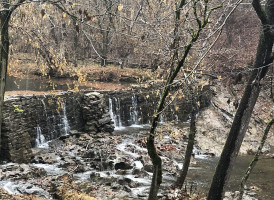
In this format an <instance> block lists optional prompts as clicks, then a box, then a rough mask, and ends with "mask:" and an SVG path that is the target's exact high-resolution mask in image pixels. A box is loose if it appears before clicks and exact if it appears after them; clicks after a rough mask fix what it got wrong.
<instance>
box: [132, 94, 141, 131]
mask: <svg viewBox="0 0 274 200" xmlns="http://www.w3.org/2000/svg"><path fill="white" fill-rule="evenodd" d="M131 102H132V107H131V110H130V120H131V123H132V126H140V121H141V120H140V119H139V113H138V99H137V96H136V95H133V96H132V97H131Z"/></svg>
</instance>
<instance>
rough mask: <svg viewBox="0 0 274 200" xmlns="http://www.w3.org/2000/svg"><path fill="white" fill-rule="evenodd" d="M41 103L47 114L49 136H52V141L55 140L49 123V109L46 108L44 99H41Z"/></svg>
mask: <svg viewBox="0 0 274 200" xmlns="http://www.w3.org/2000/svg"><path fill="white" fill-rule="evenodd" d="M41 102H42V104H43V107H44V113H45V117H46V122H47V130H48V135H50V136H51V139H53V138H54V136H53V131H51V132H50V128H49V125H50V122H49V117H48V113H47V107H46V104H45V101H44V99H41Z"/></svg>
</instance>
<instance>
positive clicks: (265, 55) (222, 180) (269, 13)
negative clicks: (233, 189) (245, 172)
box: [208, 0, 274, 200]
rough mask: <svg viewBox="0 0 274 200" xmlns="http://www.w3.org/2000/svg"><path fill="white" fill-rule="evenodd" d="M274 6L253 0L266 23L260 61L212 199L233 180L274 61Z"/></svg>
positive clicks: (224, 154) (273, 2) (221, 162)
mask: <svg viewBox="0 0 274 200" xmlns="http://www.w3.org/2000/svg"><path fill="white" fill-rule="evenodd" d="M270 5H272V6H270ZM273 5H274V0H268V1H267V4H266V7H267V9H266V12H265V11H263V9H262V8H261V5H260V3H259V1H258V0H254V1H253V7H254V8H255V10H256V12H257V15H258V16H259V18H260V19H261V22H262V24H263V27H262V31H261V35H260V41H259V45H258V48H257V55H256V61H255V64H254V67H253V71H252V72H251V75H250V78H249V81H248V83H247V85H246V88H245V91H244V94H243V97H242V99H241V102H240V105H239V108H238V110H237V112H236V115H235V117H234V120H233V123H232V127H231V129H230V132H229V135H228V138H227V140H226V143H225V146H224V148H223V152H222V154H221V157H220V160H219V163H218V166H217V168H216V171H215V174H214V177H213V180H212V184H211V187H210V190H209V194H208V200H219V199H222V195H223V192H224V187H225V184H226V183H227V181H228V179H229V172H230V171H231V169H232V166H233V162H234V161H235V159H236V157H237V155H238V152H239V149H240V147H241V144H242V141H243V138H244V135H245V133H246V130H247V128H248V124H249V121H250V118H251V114H252V111H253V108H254V106H255V103H256V101H257V98H258V96H259V93H260V90H261V87H262V83H261V79H262V78H264V77H265V75H266V73H267V70H268V66H269V64H270V63H271V62H272V61H273V58H272V57H271V53H272V47H273V35H272V33H271V29H270V25H271V24H272V25H273V24H274V20H271V21H268V19H273V15H274V6H273Z"/></svg>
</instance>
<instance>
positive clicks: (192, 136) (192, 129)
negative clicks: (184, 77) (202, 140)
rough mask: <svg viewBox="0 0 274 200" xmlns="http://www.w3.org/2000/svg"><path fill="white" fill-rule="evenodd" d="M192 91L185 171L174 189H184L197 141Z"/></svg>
mask: <svg viewBox="0 0 274 200" xmlns="http://www.w3.org/2000/svg"><path fill="white" fill-rule="evenodd" d="M190 90H191V95H192V103H191V104H192V112H191V118H190V130H189V136H188V143H187V148H186V152H185V160H184V164H183V169H182V171H181V173H180V176H179V177H178V178H177V180H176V182H175V184H174V187H176V188H179V189H182V187H183V185H184V182H185V179H186V176H187V172H188V168H189V164H190V159H191V155H192V151H193V147H194V141H195V135H196V124H195V120H196V112H197V109H196V107H197V106H196V104H197V102H196V98H195V97H194V95H195V94H194V93H195V92H193V89H192V88H190Z"/></svg>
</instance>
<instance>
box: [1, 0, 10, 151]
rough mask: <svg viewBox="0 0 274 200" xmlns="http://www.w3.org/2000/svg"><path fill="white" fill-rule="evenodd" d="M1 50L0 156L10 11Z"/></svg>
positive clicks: (3, 26) (6, 14)
mask: <svg viewBox="0 0 274 200" xmlns="http://www.w3.org/2000/svg"><path fill="white" fill-rule="evenodd" d="M3 7H4V8H7V9H8V8H9V6H8V4H7V1H5V4H4V6H3ZM0 18H1V22H0V27H1V49H0V72H1V80H0V83H1V86H0V155H1V153H2V151H1V148H2V141H1V137H2V122H3V105H4V96H5V87H6V76H7V68H8V57H9V29H8V28H9V20H10V13H9V11H2V12H1V16H0Z"/></svg>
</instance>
